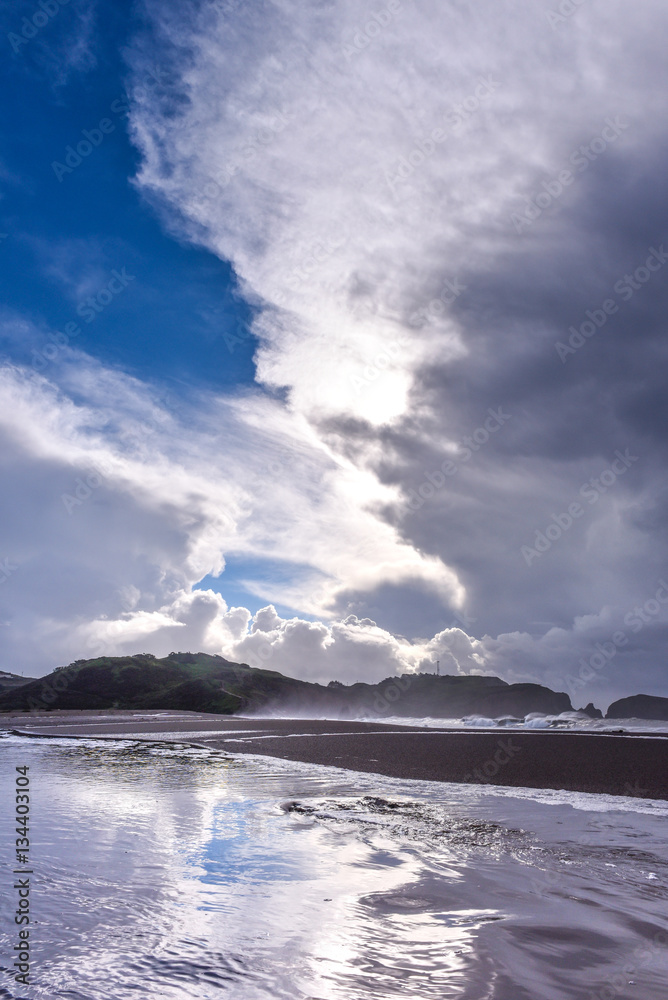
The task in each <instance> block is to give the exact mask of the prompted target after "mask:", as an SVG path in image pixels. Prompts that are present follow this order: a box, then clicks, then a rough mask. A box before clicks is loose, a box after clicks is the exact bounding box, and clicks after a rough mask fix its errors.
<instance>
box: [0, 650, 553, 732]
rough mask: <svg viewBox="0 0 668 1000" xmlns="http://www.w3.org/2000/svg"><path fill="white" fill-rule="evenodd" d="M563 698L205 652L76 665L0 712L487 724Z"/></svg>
mask: <svg viewBox="0 0 668 1000" xmlns="http://www.w3.org/2000/svg"><path fill="white" fill-rule="evenodd" d="M571 707H572V706H571V703H570V700H569V698H568V696H567V695H566V694H555V692H553V691H550V689H549V688H545V687H541V686H540V685H538V684H507V683H506V682H505V681H502V680H500V679H499V678H497V677H476V676H471V677H468V676H456V677H448V676H444V677H437V676H435V675H433V674H417V675H408V674H405V675H404V676H403V677H388V678H386V679H385V680H384V681H381V682H380V683H379V684H364V683H361V682H360V683H357V684H352V685H349V686H346V685H344V684H340V683H339V682H336V681H333V682H331V683H330V684H329V685H328V686H327V687H324V686H323V685H321V684H311V683H308V682H307V681H299V680H295V679H294V678H292V677H286V676H284V675H283V674H279V673H277V672H276V671H273V670H263V669H255V668H251V667H249V666H248V665H247V664H245V663H232V662H231V661H230V660H226V659H225V658H224V657H222V656H210V655H208V654H207V653H170V655H169V656H166V657H163V658H162V659H157V658H156V657H154V656H151V655H150V654H148V653H146V654H138V655H135V656H120V657H98V658H97V659H93V660H76V661H75V662H74V663H72V664H70V666H68V667H59V668H57V669H56V670H54V671H53V672H52V673H51V674H49V675H48V676H46V677H43V678H40V679H39V680H32V681H29V682H27V683H25V684H22V685H21V686H20V687H18V688H14V689H9V690H7V689H5V690H2V689H0V711H3V712H7V711H17V710H18V711H44V710H49V709H107V708H116V709H175V710H181V711H193V712H215V713H220V714H223V715H230V714H233V713H235V712H240V711H254V712H262V711H267V712H280V713H281V714H284V715H291V714H292V715H298V716H304V717H308V716H315V717H318V716H329V717H330V718H359V717H366V718H378V719H382V718H383V717H387V716H403V717H413V718H421V717H425V716H431V717H434V718H461V717H462V716H466V715H482V716H488V717H491V718H495V717H499V716H503V715H511V716H517V717H523V716H525V715H527V714H528V713H529V712H544V713H546V714H558V713H559V712H564V711H569V710H570V709H571Z"/></svg>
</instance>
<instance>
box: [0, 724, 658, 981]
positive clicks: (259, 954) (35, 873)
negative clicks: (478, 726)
mask: <svg viewBox="0 0 668 1000" xmlns="http://www.w3.org/2000/svg"><path fill="white" fill-rule="evenodd" d="M402 721H403V722H404V723H406V722H407V721H408V720H402ZM469 724H470V723H469ZM441 725H442V721H441ZM607 725H608V726H609V725H610V723H608V724H607ZM0 754H1V756H2V765H3V766H2V772H1V780H2V785H3V801H5V802H7V801H10V803H11V806H12V808H10V810H3V817H2V835H1V839H0V855H1V856H2V862H3V866H2V871H3V879H2V885H1V886H0V888H1V890H2V896H3V947H2V986H1V987H0V996H2V997H7V998H26V1000H28V998H30V1000H47V998H48V1000H55V998H67V1000H107V998H109V1000H130V998H132V1000H136V998H138V997H141V998H142V1000H144V998H164V1000H185V998H197V1000H209V998H219V997H225V998H230V1000H264V998H267V1000H268V998H286V1000H358V998H359V1000H362V998H371V997H373V998H389V997H395V996H396V997H399V996H401V997H404V998H439V1000H442V998H450V997H453V998H454V997H456V998H459V1000H579V998H583V1000H585V998H586V1000H592V998H596V1000H613V998H619V1000H627V998H628V1000H631V998H633V1000H659V998H660V1000H665V998H666V996H668V905H667V898H666V897H667V895H668V892H667V887H668V843H667V841H666V835H665V830H666V820H667V818H668V802H663V801H655V800H650V799H644V798H621V797H612V796H605V795H589V794H581V793H574V792H560V791H539V790H535V789H518V788H496V787H493V786H490V785H485V786H479V785H461V784H445V783H435V782H423V781H405V780H398V779H392V778H385V777H380V776H376V775H372V774H360V773H357V772H351V771H343V770H340V769H337V768H332V767H322V766H316V765H308V764H299V763H293V762H290V761H283V760H277V759H270V758H267V757H260V756H250V755H243V756H242V755H239V756H230V755H227V754H224V753H221V752H217V751H212V750H209V749H199V748H194V747H190V746H187V745H185V744H167V743H149V742H146V741H142V740H134V739H127V740H119V741H112V742H108V741H102V740H92V739H91V740H88V739H86V740H69V739H25V738H21V737H18V736H13V735H7V734H3V735H2V736H1V737H0ZM26 767H27V768H28V771H27V772H21V773H22V774H23V773H27V774H28V775H29V781H30V786H29V787H30V819H29V823H30V833H29V839H30V871H31V873H32V874H31V875H30V920H31V923H30V978H29V986H25V985H22V984H20V983H17V982H16V981H15V980H14V975H13V972H14V970H13V962H14V957H13V956H14V955H15V954H16V952H15V950H14V946H15V945H19V939H18V927H17V925H16V924H15V923H14V912H15V910H16V906H17V890H16V889H15V888H14V884H15V883H14V882H13V881H12V880H13V879H14V878H19V876H15V875H14V874H13V870H14V868H13V866H14V865H15V864H16V861H15V838H16V834H15V832H14V830H15V824H14V814H13V802H14V790H15V776H16V774H17V772H16V768H26ZM5 792H6V793H7V794H6V795H5V794H4V793H5ZM22 867H23V866H22Z"/></svg>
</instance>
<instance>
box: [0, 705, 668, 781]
mask: <svg viewBox="0 0 668 1000" xmlns="http://www.w3.org/2000/svg"><path fill="white" fill-rule="evenodd" d="M0 728H2V729H5V730H11V731H14V732H17V733H20V734H23V735H26V736H58V737H64V736H68V737H79V738H81V737H95V738H108V739H109V738H111V739H119V738H120V739H124V738H125V739H141V740H160V741H165V740H167V741H170V742H177V743H188V744H193V745H197V746H205V747H209V748H211V749H215V750H222V751H225V752H227V753H232V754H241V753H250V754H262V755H266V756H269V757H280V758H282V759H284V760H294V761H303V762H304V763H309V764H328V765H332V766H335V767H342V768H348V769H350V770H354V771H365V772H369V773H374V774H381V775H388V776H390V777H395V778H416V779H421V780H428V781H454V782H473V783H476V784H492V785H509V786H514V787H518V786H520V787H527V788H563V789H568V790H570V791H579V792H599V793H608V794H611V795H631V796H640V797H643V798H655V799H668V732H667V733H665V734H652V735H647V734H644V733H636V732H633V733H624V734H621V733H592V732H577V733H574V732H572V731H570V732H564V731H546V730H531V731H527V730H524V731H517V730H507V729H497V730H493V731H489V730H487V731H482V732H481V731H480V730H479V729H475V730H470V729H468V730H462V729H458V730H456V731H453V730H446V729H431V728H429V729H427V728H419V727H415V726H396V725H386V724H383V723H369V722H330V721H321V720H302V719H245V718H239V717H231V716H220V715H206V714H202V713H197V712H148V711H144V712H135V713H133V712H126V711H104V712H87V711H79V712H77V711H65V712H59V711H56V712H49V713H44V714H41V715H39V714H30V715H26V714H25V713H13V714H3V715H0Z"/></svg>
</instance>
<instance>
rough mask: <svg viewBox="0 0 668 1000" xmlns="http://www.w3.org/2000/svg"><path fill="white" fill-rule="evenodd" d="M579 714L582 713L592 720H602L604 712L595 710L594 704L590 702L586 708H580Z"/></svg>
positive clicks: (598, 709)
mask: <svg viewBox="0 0 668 1000" xmlns="http://www.w3.org/2000/svg"><path fill="white" fill-rule="evenodd" d="M578 712H582V714H583V715H588V716H589V718H590V719H602V718H603V712H602V711H601V709H600V708H595V707H594V704H593V702H591V701H590V702H589V704H588V705H587V707H586V708H579V709H578Z"/></svg>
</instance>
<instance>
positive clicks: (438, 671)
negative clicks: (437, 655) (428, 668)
mask: <svg viewBox="0 0 668 1000" xmlns="http://www.w3.org/2000/svg"><path fill="white" fill-rule="evenodd" d="M440 674H441V661H440V660H436V676H437V677H440Z"/></svg>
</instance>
